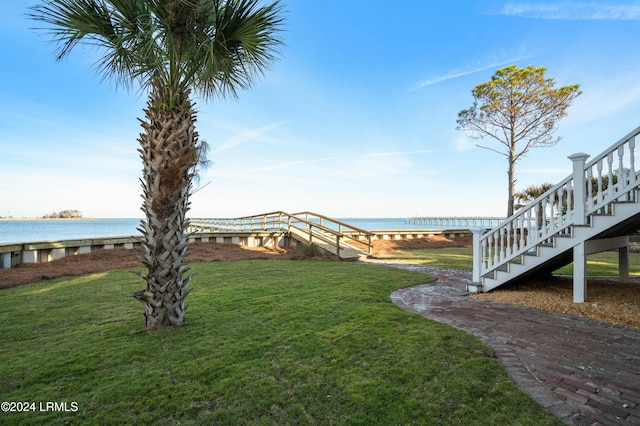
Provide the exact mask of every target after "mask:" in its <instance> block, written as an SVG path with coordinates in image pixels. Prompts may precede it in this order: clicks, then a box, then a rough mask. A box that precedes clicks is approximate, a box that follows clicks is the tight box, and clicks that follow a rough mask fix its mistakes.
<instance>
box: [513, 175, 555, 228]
mask: <svg viewBox="0 0 640 426" xmlns="http://www.w3.org/2000/svg"><path fill="white" fill-rule="evenodd" d="M551 188H553V185H552V184H550V183H547V182H545V183H543V184H541V185H529V186H528V187H526V188H525V189H523V190H522V191H520V192H516V193H515V194H513V198H514V199H515V200H516V203H515V209H516V210H520V209H521V208H523V207H525V206H526V205H527V204H529V203H531V202H532V201H533V200H535V199H536V198H538V197H540V196H542V195H543V194H544V193H545V192H547V191H548V190H550V189H551ZM536 216H537V224H536V225H537V227H538V229H540V228H542V224H543V223H544V212H543V211H542V209H541V208H540V207H538V208H537V214H536Z"/></svg>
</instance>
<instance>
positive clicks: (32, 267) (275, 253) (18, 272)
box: [0, 243, 328, 289]
mask: <svg viewBox="0 0 640 426" xmlns="http://www.w3.org/2000/svg"><path fill="white" fill-rule="evenodd" d="M142 253H143V250H142V248H136V249H133V250H127V249H124V248H115V249H111V250H106V249H102V250H98V251H95V252H93V253H88V254H79V255H77V256H68V257H64V258H62V259H59V260H55V261H53V262H49V263H25V264H21V265H18V266H17V267H15V268H11V269H0V289H5V288H11V287H16V286H19V285H25V284H31V283H34V282H40V281H48V280H52V279H55V278H60V277H70V276H78V275H85V274H90V273H95V272H104V271H109V270H112V269H123V268H135V267H142V264H141V263H140V261H139V260H138V257H139V256H140V255H141V254H142ZM303 257H304V256H303V255H301V254H300V253H298V252H297V251H295V250H284V249H281V248H273V247H256V248H248V247H241V246H238V245H235V244H218V243H196V244H193V245H191V246H190V247H189V254H188V256H187V260H188V261H189V262H193V263H196V262H216V261H221V262H222V261H234V260H245V259H273V258H280V259H300V258H303ZM319 259H328V257H319Z"/></svg>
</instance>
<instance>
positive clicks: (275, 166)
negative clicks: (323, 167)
mask: <svg viewBox="0 0 640 426" xmlns="http://www.w3.org/2000/svg"><path fill="white" fill-rule="evenodd" d="M338 159H340V157H326V158H316V159H313V160H298V161H287V162H284V163H278V164H272V165H270V166H267V167H262V168H257V169H254V171H256V172H267V171H272V170H280V169H286V168H288V167H291V166H298V165H300V164H309V163H319V162H325V161H333V160H338Z"/></svg>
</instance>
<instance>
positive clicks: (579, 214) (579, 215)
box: [568, 152, 589, 225]
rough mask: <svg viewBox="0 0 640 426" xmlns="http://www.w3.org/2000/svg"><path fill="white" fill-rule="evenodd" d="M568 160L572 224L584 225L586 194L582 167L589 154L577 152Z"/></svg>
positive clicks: (585, 220)
mask: <svg viewBox="0 0 640 426" xmlns="http://www.w3.org/2000/svg"><path fill="white" fill-rule="evenodd" d="M568 158H569V160H571V161H573V224H574V225H586V224H587V216H586V214H585V211H586V209H585V206H586V203H587V194H586V192H587V191H586V187H585V182H586V181H585V174H584V165H585V163H586V162H587V158H589V154H585V153H584V152H578V153H576V154H572V155H570V156H569V157H568Z"/></svg>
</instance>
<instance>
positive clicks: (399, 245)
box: [372, 235, 473, 256]
mask: <svg viewBox="0 0 640 426" xmlns="http://www.w3.org/2000/svg"><path fill="white" fill-rule="evenodd" d="M472 242H473V236H471V235H464V236H459V237H456V238H448V237H445V236H443V235H433V236H431V237H425V238H415V239H411V240H375V241H373V250H372V252H373V255H374V256H377V255H380V254H382V253H389V252H392V251H395V250H420V249H437V248H445V247H471V243H472Z"/></svg>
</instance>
